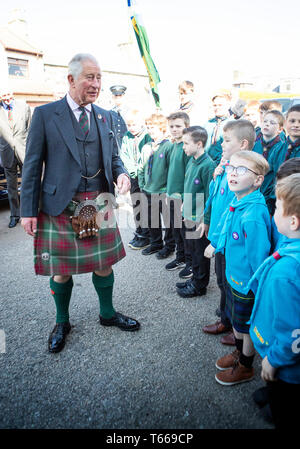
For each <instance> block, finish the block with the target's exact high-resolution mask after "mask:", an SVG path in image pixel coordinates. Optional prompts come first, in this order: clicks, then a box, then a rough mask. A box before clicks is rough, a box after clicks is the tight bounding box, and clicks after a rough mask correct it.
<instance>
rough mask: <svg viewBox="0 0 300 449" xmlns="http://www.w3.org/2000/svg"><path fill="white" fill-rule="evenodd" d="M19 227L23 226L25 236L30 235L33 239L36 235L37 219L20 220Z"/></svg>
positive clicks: (25, 218) (26, 218)
mask: <svg viewBox="0 0 300 449" xmlns="http://www.w3.org/2000/svg"><path fill="white" fill-rule="evenodd" d="M21 225H22V226H23V228H24V231H25V232H26V234H28V235H31V236H32V237H33V236H34V235H35V233H36V228H37V218H36V217H24V218H21Z"/></svg>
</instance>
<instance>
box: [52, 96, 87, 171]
mask: <svg viewBox="0 0 300 449" xmlns="http://www.w3.org/2000/svg"><path fill="white" fill-rule="evenodd" d="M54 121H55V124H56V126H57V128H58V130H59V132H60V134H61V135H62V138H63V140H64V142H65V144H66V146H67V147H68V149H69V150H70V152H71V154H72V156H73V157H74V159H75V160H76V161H77V162H78V164H79V165H81V164H80V157H79V152H78V146H77V142H76V138H75V133H74V128H73V124H72V120H71V117H70V111H69V107H68V103H67V100H66V97H65V98H63V99H62V100H60V101H59V102H58V103H57V108H56V111H55V115H54Z"/></svg>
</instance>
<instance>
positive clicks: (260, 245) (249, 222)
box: [216, 190, 271, 295]
mask: <svg viewBox="0 0 300 449" xmlns="http://www.w3.org/2000/svg"><path fill="white" fill-rule="evenodd" d="M221 226H222V230H221V233H220V237H219V240H218V244H217V248H216V253H217V252H222V250H223V248H225V260H226V279H227V282H228V283H229V284H230V285H231V286H232V288H234V289H235V290H237V291H238V292H240V293H243V294H245V295H246V294H247V293H248V292H249V288H248V286H247V284H248V282H249V280H250V278H251V277H252V276H253V274H254V273H255V271H256V270H257V268H258V267H259V266H260V265H261V263H262V262H263V261H264V260H265V259H266V258H267V257H268V255H269V253H270V247H271V245H270V239H271V221H270V215H269V212H268V208H267V206H266V202H265V199H264V197H263V195H262V193H261V192H260V191H259V190H255V191H254V192H252V193H249V195H246V196H245V197H243V198H241V199H240V200H237V198H236V197H235V198H234V199H233V200H232V201H231V203H230V206H229V209H228V212H227V213H224V214H223V215H222V223H221Z"/></svg>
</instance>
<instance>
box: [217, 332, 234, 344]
mask: <svg viewBox="0 0 300 449" xmlns="http://www.w3.org/2000/svg"><path fill="white" fill-rule="evenodd" d="M220 342H221V343H222V345H228V346H235V338H234V334H233V332H230V333H229V334H227V335H224V336H223V337H222V338H221V340H220Z"/></svg>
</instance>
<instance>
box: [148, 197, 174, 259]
mask: <svg viewBox="0 0 300 449" xmlns="http://www.w3.org/2000/svg"><path fill="white" fill-rule="evenodd" d="M145 195H146V196H147V200H148V228H149V235H150V245H151V247H153V248H160V249H161V248H163V246H164V243H165V246H166V247H167V248H168V249H169V250H170V251H174V249H175V240H174V237H173V232H172V229H171V227H170V224H169V223H170V214H168V213H167V204H166V195H165V194H157V193H152V194H149V193H145ZM161 218H163V221H164V225H165V234H164V238H163V234H162V231H163V230H162V223H161Z"/></svg>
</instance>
